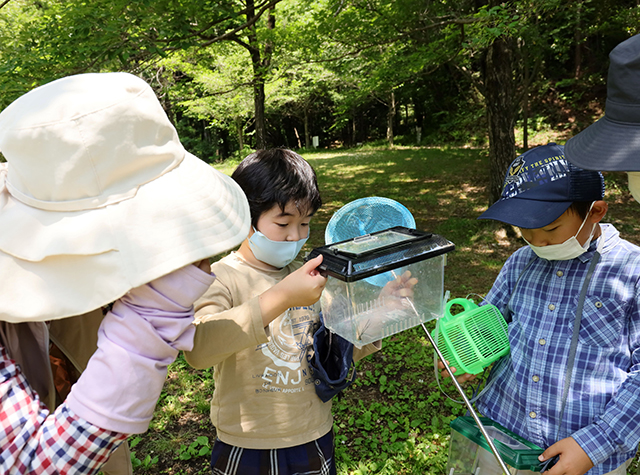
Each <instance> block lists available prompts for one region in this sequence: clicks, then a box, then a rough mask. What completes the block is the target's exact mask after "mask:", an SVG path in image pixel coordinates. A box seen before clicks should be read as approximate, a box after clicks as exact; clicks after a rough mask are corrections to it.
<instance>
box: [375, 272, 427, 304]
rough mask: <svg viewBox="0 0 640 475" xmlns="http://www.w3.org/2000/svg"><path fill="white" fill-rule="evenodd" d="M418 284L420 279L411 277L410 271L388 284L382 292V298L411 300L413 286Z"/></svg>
mask: <svg viewBox="0 0 640 475" xmlns="http://www.w3.org/2000/svg"><path fill="white" fill-rule="evenodd" d="M417 283H418V279H416V278H415V277H411V272H410V271H405V272H404V274H402V275H401V276H398V277H396V278H395V279H394V280H392V281H391V282H387V284H386V285H385V286H384V287H383V288H382V292H380V297H389V296H393V297H396V298H404V297H408V298H411V297H413V286H414V285H416V284H417Z"/></svg>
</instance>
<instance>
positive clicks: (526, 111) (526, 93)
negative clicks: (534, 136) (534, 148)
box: [522, 56, 529, 152]
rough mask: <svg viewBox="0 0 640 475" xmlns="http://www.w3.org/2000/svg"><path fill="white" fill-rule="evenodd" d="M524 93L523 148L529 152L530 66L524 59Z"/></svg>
mask: <svg viewBox="0 0 640 475" xmlns="http://www.w3.org/2000/svg"><path fill="white" fill-rule="evenodd" d="M523 83H524V84H523V87H524V91H523V92H522V148H523V149H524V151H525V152H526V151H527V150H529V64H528V62H527V57H526V56H525V57H524V81H523Z"/></svg>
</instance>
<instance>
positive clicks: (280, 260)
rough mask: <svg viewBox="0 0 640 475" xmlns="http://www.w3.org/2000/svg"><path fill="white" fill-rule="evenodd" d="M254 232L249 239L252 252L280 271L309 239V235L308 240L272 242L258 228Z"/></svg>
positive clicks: (260, 259)
mask: <svg viewBox="0 0 640 475" xmlns="http://www.w3.org/2000/svg"><path fill="white" fill-rule="evenodd" d="M253 231H254V232H253V234H252V235H251V237H250V238H249V247H250V248H251V252H253V255H254V256H255V258H256V259H258V260H259V261H262V262H264V263H265V264H269V265H271V266H273V267H277V268H278V269H281V268H282V267H284V266H286V265H287V264H290V263H291V262H292V261H293V260H294V259H295V258H296V256H297V255H298V253H299V252H300V249H302V246H304V243H305V242H307V239H309V235H307V237H306V238H304V239H300V240H299V241H272V240H271V239H269V238H268V237H267V236H265V235H264V234H262V233H261V232H260V231H258V230H257V229H256V228H253Z"/></svg>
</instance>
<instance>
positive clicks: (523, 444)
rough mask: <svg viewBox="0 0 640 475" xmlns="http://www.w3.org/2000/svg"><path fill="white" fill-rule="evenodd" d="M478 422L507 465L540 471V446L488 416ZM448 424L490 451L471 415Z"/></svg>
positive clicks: (541, 449) (518, 468) (519, 468)
mask: <svg viewBox="0 0 640 475" xmlns="http://www.w3.org/2000/svg"><path fill="white" fill-rule="evenodd" d="M480 422H482V425H483V426H484V428H485V430H486V431H487V435H489V437H491V439H492V442H493V445H494V446H495V448H496V449H497V450H498V452H499V453H500V457H501V458H502V460H504V462H505V463H506V464H507V465H509V466H511V467H513V468H515V469H517V470H531V471H534V472H539V471H540V461H539V460H538V456H539V455H540V454H541V453H542V452H544V449H543V448H542V447H539V446H538V445H536V444H534V443H533V442H530V441H528V440H527V439H525V438H523V437H520V436H519V435H517V434H514V433H513V432H511V431H510V430H508V429H507V428H505V427H503V426H502V425H500V424H498V423H497V422H495V421H493V420H491V419H489V418H488V417H480ZM449 426H450V427H451V428H452V429H454V430H456V431H458V432H459V433H460V434H462V435H464V436H465V437H466V438H467V439H469V440H471V441H473V442H475V443H476V444H478V445H479V446H481V447H482V448H484V449H485V450H487V451H488V452H491V448H490V447H489V444H488V443H487V440H486V439H485V438H484V435H482V432H481V431H480V429H479V428H478V426H477V425H476V422H475V421H474V420H473V417H471V416H462V417H458V418H457V419H454V420H453V421H451V422H450V423H449Z"/></svg>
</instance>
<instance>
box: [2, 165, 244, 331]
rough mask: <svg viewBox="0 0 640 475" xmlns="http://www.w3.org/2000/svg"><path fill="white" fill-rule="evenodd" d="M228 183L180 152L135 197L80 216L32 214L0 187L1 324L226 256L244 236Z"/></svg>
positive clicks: (62, 313)
mask: <svg viewBox="0 0 640 475" xmlns="http://www.w3.org/2000/svg"><path fill="white" fill-rule="evenodd" d="M249 226H250V217H249V205H248V203H247V200H246V197H245V195H244V193H243V192H242V190H241V189H240V187H239V186H238V185H237V183H235V181H233V180H232V179H231V178H230V177H228V176H226V175H224V174H223V173H221V172H219V171H217V170H215V169H213V168H212V167H211V166H210V165H208V164H206V163H205V162H203V161H202V160H200V159H198V158H196V157H194V156H193V155H190V154H188V153H187V155H186V156H185V158H184V160H183V161H182V162H181V163H180V165H179V166H177V167H176V168H174V169H173V170H171V171H170V172H168V173H166V174H164V175H162V176H161V177H159V178H157V179H156V180H153V181H151V182H149V183H147V184H145V185H143V186H141V187H140V188H139V189H138V191H137V193H136V195H135V197H133V198H131V199H128V200H125V201H121V202H119V203H117V204H113V205H109V206H106V207H102V208H98V209H95V210H91V211H80V212H50V211H43V210H38V209H35V208H32V207H29V206H27V205H24V204H23V203H21V202H19V201H17V200H15V199H14V198H13V197H12V196H11V195H10V194H9V193H8V192H7V190H6V189H5V190H2V188H1V187H0V228H2V229H6V230H11V232H7V233H3V234H2V237H1V238H0V281H1V282H3V285H2V288H1V290H0V320H5V321H9V322H24V321H45V320H53V319H58V318H64V317H68V316H74V315H80V314H83V313H86V312H88V311H91V310H93V309H95V308H98V307H100V306H103V305H105V304H108V303H110V302H112V301H114V300H116V299H118V298H119V297H121V296H123V295H124V294H125V293H127V292H128V291H129V290H131V289H132V288H135V287H138V286H140V285H143V284H145V283H147V282H150V281H152V280H154V279H156V278H158V277H161V276H163V275H165V274H168V273H170V272H172V271H174V270H176V269H179V268H181V267H184V266H185V265H188V264H191V263H193V262H196V261H199V260H202V259H205V258H207V257H209V256H213V255H216V254H219V253H221V252H225V251H227V250H229V249H231V248H233V247H235V246H237V245H238V244H240V243H241V242H242V240H244V239H245V238H246V236H247V234H248V232H249Z"/></svg>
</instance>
